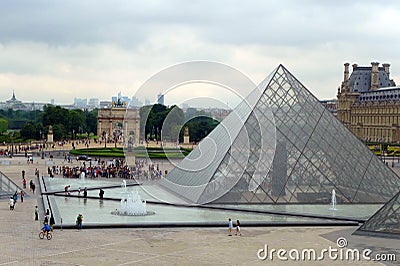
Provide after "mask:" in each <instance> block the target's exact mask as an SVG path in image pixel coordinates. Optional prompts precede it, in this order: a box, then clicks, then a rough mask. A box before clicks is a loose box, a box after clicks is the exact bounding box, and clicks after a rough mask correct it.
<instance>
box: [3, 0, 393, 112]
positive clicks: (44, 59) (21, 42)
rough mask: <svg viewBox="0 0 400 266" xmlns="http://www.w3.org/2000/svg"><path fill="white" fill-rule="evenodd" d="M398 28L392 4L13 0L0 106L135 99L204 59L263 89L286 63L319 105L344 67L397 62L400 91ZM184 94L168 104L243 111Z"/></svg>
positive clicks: (7, 8) (7, 6)
mask: <svg viewBox="0 0 400 266" xmlns="http://www.w3.org/2000/svg"><path fill="white" fill-rule="evenodd" d="M344 18H346V19H344ZM399 23H400V3H397V2H386V1H385V2H377V1H368V0H367V1H361V0H359V1H357V0H356V1H350V2H349V1H347V2H345V1H340V2H326V1H312V2H311V1H306V2H298V1H279V2H278V1H250V2H242V1H217V2H215V1H201V2H196V3H192V2H187V1H180V0H173V1H166V2H141V1H121V2H117V3H111V2H107V1H93V0H89V1H85V2H79V1H67V2H53V1H48V0H47V1H46V0H45V1H41V2H39V3H37V2H34V1H23V2H16V1H4V2H1V3H0V101H6V100H9V99H10V97H11V95H12V91H13V90H14V91H15V93H16V95H17V98H18V99H19V100H21V101H23V102H51V100H54V103H55V104H72V103H73V101H74V98H87V99H91V98H98V99H100V100H108V99H110V96H111V93H110V92H114V91H121V93H122V94H123V95H126V96H128V97H129V98H132V96H134V95H135V92H136V91H137V90H138V88H140V86H141V85H142V84H143V83H144V82H145V81H146V80H148V79H149V78H150V77H151V76H152V75H154V74H156V73H158V72H159V71H161V70H162V69H165V68H167V67H169V66H171V65H175V64H178V63H182V62H187V61H195V60H206V61H215V62H221V63H224V64H227V65H230V66H232V67H233V68H236V69H238V70H239V71H241V72H243V73H244V74H245V75H247V76H248V77H249V78H250V79H251V80H253V81H254V83H255V84H258V83H259V82H261V81H262V80H263V79H264V78H265V77H266V76H267V75H268V74H269V73H270V72H271V71H272V70H273V69H275V68H276V67H277V66H278V65H279V64H281V63H282V64H284V65H285V66H286V67H287V68H288V69H289V70H290V71H292V72H293V74H294V75H296V77H298V78H299V79H300V81H301V82H302V83H304V84H305V85H306V86H307V87H308V88H309V89H310V90H311V92H312V93H313V94H314V95H315V96H316V97H318V98H319V99H333V98H335V96H336V92H337V88H338V87H339V86H340V84H341V81H342V78H343V64H344V63H345V62H351V63H358V64H359V65H366V66H368V65H369V64H370V62H372V61H377V62H380V63H390V64H391V76H392V77H393V79H394V80H395V81H396V82H397V83H400V57H399V56H398V54H397V50H398V49H397V44H398V43H400V36H399V35H398V34H396V30H395V29H396V26H397V25H398V24H399ZM155 89H156V90H158V91H159V92H161V93H163V94H164V91H163V89H165V90H166V89H168V88H155ZM183 92H184V93H182V91H181V92H180V93H177V94H176V95H168V94H166V95H165V104H166V105H171V104H178V105H179V104H183V103H184V101H185V99H186V98H188V97H190V95H192V94H193V93H195V94H196V95H197V94H199V93H200V92H201V93H202V95H201V97H216V98H218V99H220V100H221V101H223V102H224V103H228V105H229V106H231V107H232V106H234V103H236V102H238V100H237V99H235V98H234V97H233V96H226V94H225V93H224V91H223V90H222V91H219V90H217V89H216V88H212V89H206V88H204V87H201V86H200V87H195V88H194V89H191V90H185V91H183ZM138 100H139V101H142V102H144V103H146V102H151V103H154V102H156V101H157V95H150V96H148V98H147V101H146V99H138Z"/></svg>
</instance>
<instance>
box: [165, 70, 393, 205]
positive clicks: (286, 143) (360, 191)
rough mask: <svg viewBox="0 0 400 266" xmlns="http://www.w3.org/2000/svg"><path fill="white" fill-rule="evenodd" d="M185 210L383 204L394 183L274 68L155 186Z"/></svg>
mask: <svg viewBox="0 0 400 266" xmlns="http://www.w3.org/2000/svg"><path fill="white" fill-rule="evenodd" d="M160 184H161V185H162V186H163V187H165V188H167V189H168V190H169V191H172V192H174V193H176V194H178V195H179V196H180V197H182V198H184V199H185V200H186V201H187V202H189V203H194V204H205V203H230V204H231V203H272V204H275V203H286V204H287V203H314V204H315V203H323V204H326V203H330V201H331V192H332V190H333V189H334V190H335V192H336V201H337V203H342V204H343V203H384V202H387V201H388V200H389V199H390V198H391V197H393V195H395V194H396V193H397V192H398V188H399V187H400V179H399V177H398V176H397V175H396V174H395V173H394V172H393V171H391V169H390V168H388V167H387V166H386V165H384V164H383V163H382V162H381V161H380V160H379V159H378V158H377V157H376V156H375V155H374V154H373V153H372V152H370V151H369V149H368V148H367V147H366V146H365V145H364V144H363V143H362V142H361V141H359V140H358V139H357V137H355V136H354V135H353V134H352V133H351V132H350V131H349V130H348V129H347V128H346V127H345V126H343V125H342V124H341V122H340V121H339V120H337V119H336V118H335V117H334V116H333V115H332V114H331V113H330V112H329V111H328V110H327V109H325V108H324V107H323V106H322V105H321V104H320V103H319V101H318V99H317V98H316V97H315V96H313V95H312V94H311V93H310V92H309V91H308V90H307V88H306V87H305V86H304V85H302V84H301V83H300V82H299V81H298V80H297V79H296V78H295V77H294V76H293V75H292V74H291V73H290V72H289V71H288V70H287V69H286V68H285V67H284V66H282V65H279V66H278V67H277V68H276V69H275V70H274V71H273V72H272V73H271V74H270V75H269V76H268V77H267V78H266V79H265V80H264V81H263V82H262V83H261V84H260V85H259V86H257V88H256V89H254V90H253V91H252V92H251V93H250V95H249V96H248V97H247V98H246V99H245V100H244V101H243V102H242V103H241V104H239V106H238V107H237V108H235V109H234V110H233V111H232V113H231V114H230V115H229V116H228V117H227V118H226V119H225V120H224V121H222V122H221V124H220V125H219V126H218V127H216V128H215V129H214V131H212V132H211V133H210V134H209V136H208V137H207V138H205V139H204V140H203V141H202V142H201V143H200V144H199V145H198V147H197V148H196V149H194V150H193V151H192V153H191V154H189V155H188V156H187V157H186V158H185V159H184V160H183V161H182V162H181V163H180V164H179V165H178V166H177V167H176V168H175V169H174V170H172V171H171V172H170V173H169V174H168V175H167V177H166V178H165V179H163V180H162V181H161V183H160Z"/></svg>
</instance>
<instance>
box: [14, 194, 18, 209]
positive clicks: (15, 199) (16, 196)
mask: <svg viewBox="0 0 400 266" xmlns="http://www.w3.org/2000/svg"><path fill="white" fill-rule="evenodd" d="M13 199H14V206H15V204H16V203H17V201H18V191H15V193H14V195H13Z"/></svg>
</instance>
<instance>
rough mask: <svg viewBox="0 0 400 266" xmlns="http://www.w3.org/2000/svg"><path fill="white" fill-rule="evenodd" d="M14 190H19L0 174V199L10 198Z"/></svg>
mask: <svg viewBox="0 0 400 266" xmlns="http://www.w3.org/2000/svg"><path fill="white" fill-rule="evenodd" d="M16 190H20V189H19V188H18V186H17V185H15V184H14V183H13V182H12V181H11V180H10V179H9V178H8V177H6V176H5V175H4V174H3V173H1V172H0V199H1V198H8V197H10V196H12V195H13V194H14V192H15V191H16Z"/></svg>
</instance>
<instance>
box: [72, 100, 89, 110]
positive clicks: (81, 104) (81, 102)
mask: <svg viewBox="0 0 400 266" xmlns="http://www.w3.org/2000/svg"><path fill="white" fill-rule="evenodd" d="M74 107H76V108H86V107H87V99H86V98H85V99H80V98H74Z"/></svg>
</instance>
